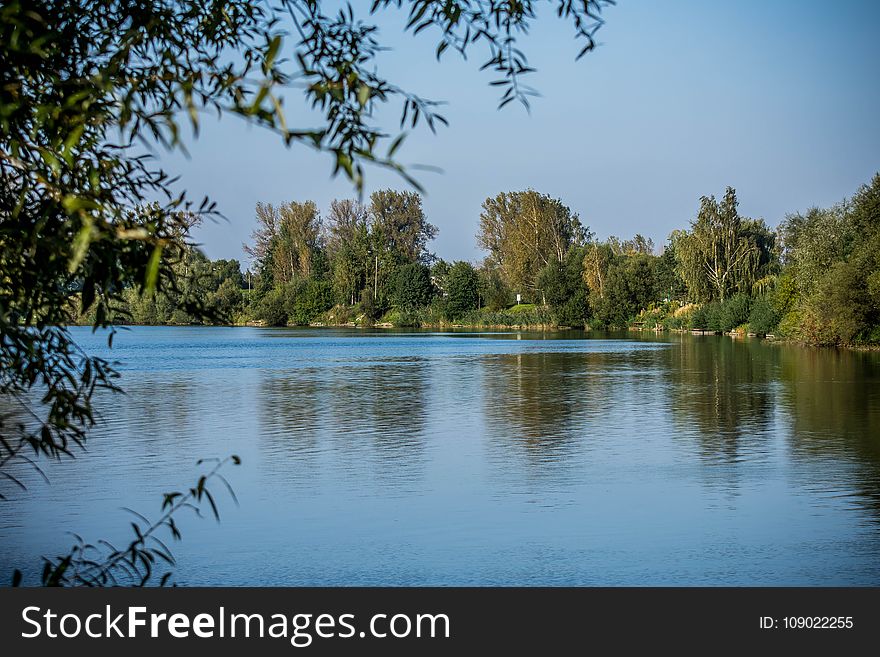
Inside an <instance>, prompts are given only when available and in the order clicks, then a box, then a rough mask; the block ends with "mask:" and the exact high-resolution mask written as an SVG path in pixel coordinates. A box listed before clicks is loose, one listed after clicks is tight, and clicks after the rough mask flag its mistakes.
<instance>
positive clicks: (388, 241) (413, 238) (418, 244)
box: [370, 189, 437, 265]
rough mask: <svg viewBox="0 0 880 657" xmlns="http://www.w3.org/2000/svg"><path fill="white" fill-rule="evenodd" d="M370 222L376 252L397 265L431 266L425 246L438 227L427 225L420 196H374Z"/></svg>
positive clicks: (391, 192) (388, 192) (382, 192)
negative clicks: (381, 253)
mask: <svg viewBox="0 0 880 657" xmlns="http://www.w3.org/2000/svg"><path fill="white" fill-rule="evenodd" d="M370 218H371V222H372V224H371V228H372V232H373V236H374V243H375V244H376V247H377V249H379V250H380V251H382V252H385V253H388V254H390V255H391V257H392V258H393V259H394V260H395V261H397V262H401V263H403V262H407V263H410V262H413V263H415V262H417V263H421V264H424V265H428V264H430V263H431V261H432V260H433V258H434V256H433V255H432V254H431V253H430V252H429V251H428V242H430V241H431V240H432V239H434V237H435V236H436V235H437V227H436V226H434V225H433V224H430V223H428V220H427V218H426V217H425V212H424V210H422V197H421V196H420V195H419V194H416V193H415V192H399V191H396V190H393V189H382V190H379V191H376V192H373V193H372V194H370Z"/></svg>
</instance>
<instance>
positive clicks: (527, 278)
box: [120, 174, 880, 345]
mask: <svg viewBox="0 0 880 657" xmlns="http://www.w3.org/2000/svg"><path fill="white" fill-rule="evenodd" d="M256 222H257V228H256V230H255V231H254V233H253V236H252V243H251V244H249V245H246V246H245V250H246V252H247V253H248V254H249V256H250V257H251V259H252V262H253V265H252V269H249V270H248V271H247V272H245V273H244V274H243V273H242V272H241V270H240V267H239V263H238V262H237V261H235V260H218V261H213V262H212V261H209V260H208V259H207V258H205V257H204V256H202V255H201V254H199V253H198V252H197V251H195V250H193V251H191V252H190V253H188V254H186V256H185V257H183V258H181V259H180V261H179V262H178V263H176V264H175V267H177V268H178V270H179V271H180V273H181V280H183V281H184V283H183V286H182V287H183V289H181V290H179V291H177V292H175V294H178V295H187V294H195V295H200V297H201V298H202V300H203V301H204V302H205V303H206V304H207V305H208V306H209V307H211V308H212V309H213V310H214V311H215V313H216V316H218V317H226V318H229V319H230V321H234V322H238V323H243V322H259V323H262V324H265V325H288V324H295V325H305V324H351V323H353V324H356V325H370V324H377V323H378V324H391V325H396V326H419V325H441V324H464V325H470V326H570V327H578V328H582V327H586V328H626V327H633V326H635V327H639V328H647V329H655V330H660V329H667V330H668V329H681V330H702V331H710V332H722V331H724V332H727V331H739V332H751V333H755V334H759V335H766V334H770V333H774V334H777V335H781V336H785V337H788V338H791V339H797V340H801V341H804V342H808V343H811V344H817V345H854V344H869V343H878V342H880V174H878V175H876V176H875V177H874V179H873V180H872V182H871V184H869V185H865V186H863V187H862V188H861V189H859V190H858V191H857V193H856V194H855V195H854V196H853V197H852V198H851V199H848V200H846V201H844V202H842V203H840V204H838V205H836V206H834V207H832V208H827V209H820V208H813V209H811V210H809V211H808V212H806V213H805V214H793V215H789V216H787V217H786V218H785V220H784V221H783V222H782V224H781V225H780V226H779V227H778V228H777V229H775V230H772V229H770V228H769V227H768V226H767V225H766V224H765V223H764V221H763V220H760V219H752V218H748V217H744V216H741V215H740V213H739V209H738V202H737V197H736V192H735V190H733V189H732V188H728V189H727V190H726V191H725V193H724V195H723V196H722V197H721V198H720V199H716V198H715V197H712V196H708V197H703V198H702V199H701V200H700V208H699V211H698V213H697V216H696V217H695V218H694V219H693V220H692V221H691V223H690V226H689V227H688V228H687V229H684V230H677V231H674V232H673V233H672V234H671V235H670V236H669V239H668V240H667V242H666V244H664V245H663V246H662V247H661V248H659V249H658V248H656V247H655V245H654V244H653V242H652V241H651V240H650V239H648V238H645V237H643V236H642V235H636V236H635V237H633V238H632V239H620V238H618V237H614V236H612V237H609V238H608V239H605V240H598V239H596V236H595V235H594V234H593V233H592V232H591V231H590V229H589V227H587V226H584V225H583V224H582V223H581V221H580V219H579V217H578V215H577V214H576V213H575V212H573V211H572V210H571V209H570V208H568V207H567V206H566V205H565V204H564V203H563V202H562V201H561V200H559V199H554V198H551V197H549V196H547V195H545V194H541V193H539V192H536V191H534V190H526V191H521V192H505V193H501V194H498V195H497V196H494V197H491V198H487V199H486V201H485V202H484V203H483V207H482V213H481V215H480V221H479V230H478V233H477V243H478V245H479V246H480V247H481V248H483V249H484V250H485V251H486V252H487V256H486V258H485V260H484V261H483V262H482V263H480V264H479V266H474V265H473V264H471V263H468V262H453V263H449V262H446V261H444V260H443V259H441V258H438V257H437V256H436V255H435V254H434V253H432V252H431V250H430V243H431V240H432V239H433V238H434V237H435V236H436V234H437V228H436V227H435V226H434V225H432V224H431V223H430V222H429V221H428V219H427V217H426V216H425V212H424V209H423V207H422V201H421V197H420V196H419V195H418V194H416V193H414V192H401V191H394V190H381V191H377V192H375V193H373V194H372V195H371V196H370V198H369V199H368V200H367V202H366V203H363V204H362V203H360V202H358V201H354V200H337V201H333V202H332V203H331V204H330V207H329V209H328V210H327V212H326V214H322V213H321V211H320V210H319V208H318V207H317V205H315V203H313V202H311V201H305V202H289V203H284V204H281V205H279V206H277V207H275V206H273V205H268V204H263V203H258V204H257V207H256ZM126 300H127V304H128V305H127V307H126V308H121V309H120V310H121V311H122V312H123V313H125V314H121V315H120V317H121V318H128V319H129V320H130V321H132V322H135V323H147V324H154V323H155V324H162V323H181V324H182V323H188V322H189V321H190V319H189V317H188V316H187V315H186V314H185V313H184V312H183V311H182V310H180V305H179V304H178V303H177V299H176V298H174V294H169V293H161V294H158V295H154V296H152V297H150V298H145V297H143V296H140V295H139V293H138V292H137V291H136V290H134V289H132V290H127V291H126Z"/></svg>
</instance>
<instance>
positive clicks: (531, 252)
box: [477, 189, 587, 293]
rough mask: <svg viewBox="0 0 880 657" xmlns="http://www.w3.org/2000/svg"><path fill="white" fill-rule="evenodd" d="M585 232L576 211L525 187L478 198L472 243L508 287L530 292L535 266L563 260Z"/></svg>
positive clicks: (536, 270) (533, 282)
mask: <svg viewBox="0 0 880 657" xmlns="http://www.w3.org/2000/svg"><path fill="white" fill-rule="evenodd" d="M586 237H587V230H585V229H584V227H583V226H581V223H580V220H579V219H578V216H577V214H574V213H572V211H571V210H570V209H569V208H568V207H566V206H565V205H564V204H563V203H562V201H560V200H559V199H554V198H551V197H549V196H547V195H546V194H540V193H538V192H536V191H534V190H531V189H530V190H527V191H524V192H502V193H501V194H498V195H497V196H496V197H494V198H487V199H486V200H485V201H484V202H483V212H482V213H481V214H480V228H479V232H478V233H477V243H478V244H479V246H480V247H482V248H483V249H486V250H487V251H488V252H489V257H490V259H491V260H492V262H493V263H494V264H495V265H496V266H498V268H499V269H500V270H501V272H502V274H503V276H504V279H505V282H506V283H507V284H508V285H509V286H510V287H511V288H513V289H515V290H517V291H523V292H532V293H534V291H535V277H536V276H537V275H538V272H539V271H540V270H541V269H542V268H543V267H546V266H547V264H549V263H550V262H551V261H555V262H557V263H561V262H563V260H564V259H565V255H566V253H568V250H569V248H570V247H571V246H579V245H581V244H583V243H584V241H585V240H586Z"/></svg>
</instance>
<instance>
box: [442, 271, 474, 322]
mask: <svg viewBox="0 0 880 657" xmlns="http://www.w3.org/2000/svg"><path fill="white" fill-rule="evenodd" d="M478 300H479V287H478V283H477V272H476V271H475V270H474V267H473V265H471V264H470V263H469V262H463V261H459V262H455V263H453V265H452V267H450V268H449V274H448V275H447V277H446V316H447V318H449V319H462V318H463V317H464V316H465V315H467V314H468V313H469V312H471V311H473V310H476V309H477V302H478Z"/></svg>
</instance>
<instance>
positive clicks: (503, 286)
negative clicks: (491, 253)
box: [477, 262, 514, 312]
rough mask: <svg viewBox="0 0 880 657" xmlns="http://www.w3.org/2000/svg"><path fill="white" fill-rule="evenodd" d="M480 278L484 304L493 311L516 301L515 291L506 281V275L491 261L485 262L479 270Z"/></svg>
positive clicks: (481, 295)
mask: <svg viewBox="0 0 880 657" xmlns="http://www.w3.org/2000/svg"><path fill="white" fill-rule="evenodd" d="M477 276H478V278H479V292H480V298H481V299H482V304H483V305H484V306H485V307H486V308H488V309H489V310H491V311H493V312H497V311H499V310H503V309H504V308H507V307H508V306H510V305H511V304H512V303H513V301H514V296H513V292H511V290H510V288H509V287H507V283H505V282H504V277H503V276H502V275H501V271H500V270H499V269H498V267H494V266H492V264H491V263H490V262H485V263H483V266H482V267H480V269H479V270H478V271H477Z"/></svg>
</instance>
